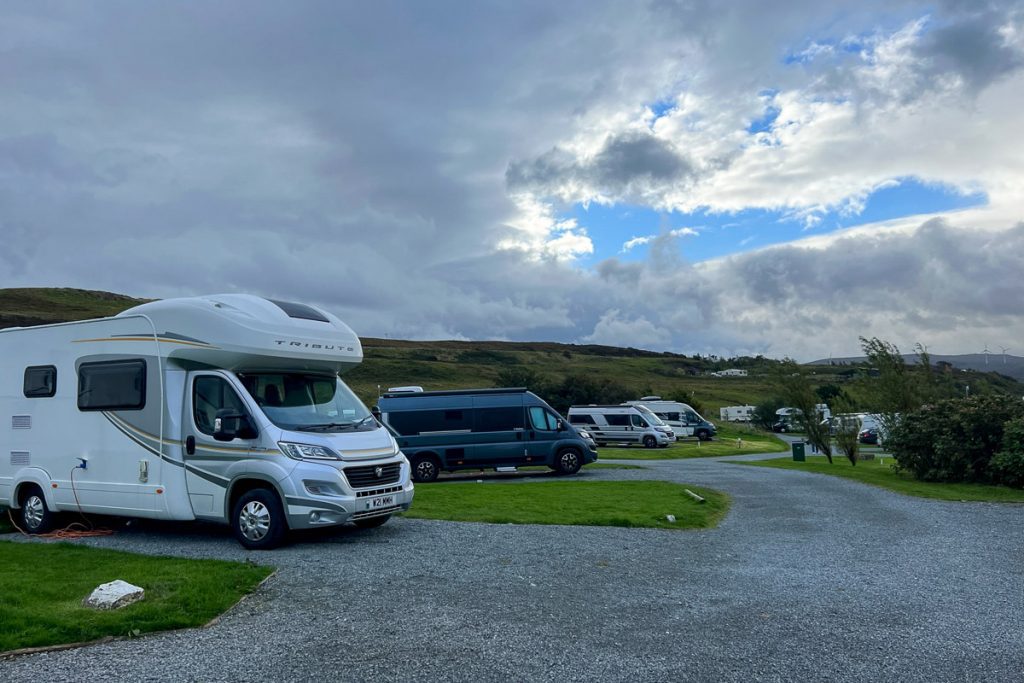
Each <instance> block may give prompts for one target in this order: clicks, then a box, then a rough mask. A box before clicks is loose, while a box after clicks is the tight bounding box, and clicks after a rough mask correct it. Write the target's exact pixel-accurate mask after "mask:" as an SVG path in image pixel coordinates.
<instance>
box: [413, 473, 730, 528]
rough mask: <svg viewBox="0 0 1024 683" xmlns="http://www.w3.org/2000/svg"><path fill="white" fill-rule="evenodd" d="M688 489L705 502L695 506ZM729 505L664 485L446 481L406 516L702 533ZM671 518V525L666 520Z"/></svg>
mask: <svg viewBox="0 0 1024 683" xmlns="http://www.w3.org/2000/svg"><path fill="white" fill-rule="evenodd" d="M684 488H689V489H690V490H691V491H693V492H694V493H697V494H698V495H701V496H703V497H704V498H705V499H706V500H707V502H706V503H698V502H697V501H695V500H694V499H693V498H691V497H690V496H688V495H687V494H686V493H685V492H684V491H683V489H684ZM728 507H729V498H728V496H726V495H725V494H724V493H721V492H719V491H714V490H711V489H706V488H701V487H697V486H685V487H684V486H683V485H681V484H673V483H670V482H665V481H555V482H528V483H517V484H506V483H487V484H473V483H451V484H432V485H430V486H420V487H417V489H416V502H415V504H413V506H412V508H411V509H410V510H409V511H408V512H406V513H403V514H405V515H406V516H407V517H418V518H421V519H443V520H449V521H456V522H490V523H492V524H571V525H579V526H619V527H647V528H655V529H707V528H710V527H713V526H715V525H716V524H717V523H718V520H720V519H721V518H722V516H723V515H724V514H725V512H726V510H727V509H728ZM666 515H675V518H676V521H675V523H671V522H669V521H668V520H667V519H666Z"/></svg>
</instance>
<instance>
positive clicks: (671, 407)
mask: <svg viewBox="0 0 1024 683" xmlns="http://www.w3.org/2000/svg"><path fill="white" fill-rule="evenodd" d="M624 405H630V406H642V407H644V408H647V409H648V410H650V411H651V412H653V413H654V414H655V415H657V416H658V417H659V418H660V419H661V420H662V422H664V423H665V424H667V425H668V426H669V427H671V428H672V431H673V432H674V433H675V435H676V437H678V438H682V437H687V436H696V437H697V438H698V439H700V440H701V441H708V440H710V439H711V437H713V436H714V435H715V434H717V433H718V428H717V427H715V425H714V424H713V423H711V422H710V421H708V420H705V419H704V418H703V417H701V415H700V413H698V412H697V411H696V410H694V409H693V408H691V407H690V406H688V405H687V404H685V403H679V402H678V401H663V400H661V397H660V396H644V397H643V398H641V399H640V400H639V401H626V403H625V404H624Z"/></svg>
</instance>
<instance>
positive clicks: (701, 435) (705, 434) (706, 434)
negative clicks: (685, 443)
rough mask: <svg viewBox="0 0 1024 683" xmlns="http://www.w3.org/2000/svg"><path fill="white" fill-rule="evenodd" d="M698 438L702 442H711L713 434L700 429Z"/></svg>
mask: <svg viewBox="0 0 1024 683" xmlns="http://www.w3.org/2000/svg"><path fill="white" fill-rule="evenodd" d="M697 438H698V439H700V440H701V441H711V432H709V431H708V430H706V429H698V430H697Z"/></svg>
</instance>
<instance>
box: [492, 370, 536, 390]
mask: <svg viewBox="0 0 1024 683" xmlns="http://www.w3.org/2000/svg"><path fill="white" fill-rule="evenodd" d="M494 384H495V386H499V387H526V388H527V389H530V390H531V391H533V392H534V393H538V392H541V391H543V390H544V389H543V387H544V385H545V384H546V382H545V381H544V378H543V377H541V376H540V375H539V374H537V373H536V372H534V371H533V370H531V369H530V368H527V367H520V366H512V367H506V368H502V369H501V370H499V371H498V375H497V376H496V377H495V379H494Z"/></svg>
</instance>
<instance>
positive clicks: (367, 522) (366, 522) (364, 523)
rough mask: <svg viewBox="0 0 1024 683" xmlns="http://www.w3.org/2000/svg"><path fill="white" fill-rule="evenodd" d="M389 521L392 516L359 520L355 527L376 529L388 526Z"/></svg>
mask: <svg viewBox="0 0 1024 683" xmlns="http://www.w3.org/2000/svg"><path fill="white" fill-rule="evenodd" d="M389 519H391V515H381V516H380V517H370V518H369V519H357V520H356V521H355V525H356V526H357V527H359V528H360V529H376V528H377V527H379V526H384V525H385V524H387V522H388V520H389Z"/></svg>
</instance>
